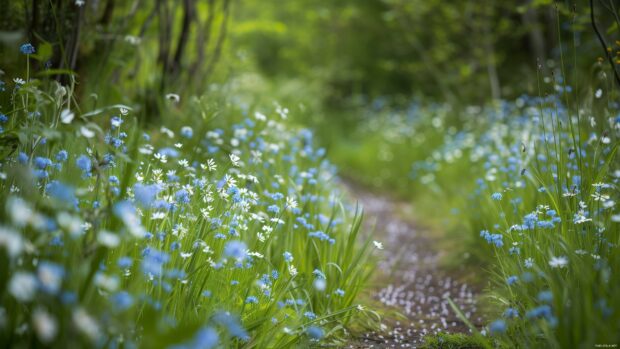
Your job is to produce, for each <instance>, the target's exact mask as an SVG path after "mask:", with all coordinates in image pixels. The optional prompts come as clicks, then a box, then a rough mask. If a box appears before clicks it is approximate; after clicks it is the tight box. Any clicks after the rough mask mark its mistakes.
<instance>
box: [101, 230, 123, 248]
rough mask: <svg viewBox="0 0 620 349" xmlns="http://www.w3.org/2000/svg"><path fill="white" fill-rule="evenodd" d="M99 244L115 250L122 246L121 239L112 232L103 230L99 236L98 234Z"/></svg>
mask: <svg viewBox="0 0 620 349" xmlns="http://www.w3.org/2000/svg"><path fill="white" fill-rule="evenodd" d="M97 242H99V243H100V244H101V245H103V246H105V247H108V248H115V247H118V245H120V243H121V238H120V237H119V236H118V235H116V234H114V233H112V232H110V231H107V230H101V231H100V232H99V234H97Z"/></svg>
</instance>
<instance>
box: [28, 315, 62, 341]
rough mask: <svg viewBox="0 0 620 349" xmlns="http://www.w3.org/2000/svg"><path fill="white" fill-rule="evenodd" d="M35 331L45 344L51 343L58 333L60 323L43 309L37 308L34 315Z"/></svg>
mask: <svg viewBox="0 0 620 349" xmlns="http://www.w3.org/2000/svg"><path fill="white" fill-rule="evenodd" d="M32 324H33V325H34V330H35V332H36V333H37V336H38V337H39V340H41V342H43V343H49V342H51V341H52V340H53V339H54V338H55V337H56V334H57V333H58V322H57V321H56V319H55V318H54V316H52V315H51V314H50V313H48V312H47V311H45V310H44V309H42V308H37V309H36V310H35V311H34V313H33V314H32Z"/></svg>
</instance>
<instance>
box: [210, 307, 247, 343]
mask: <svg viewBox="0 0 620 349" xmlns="http://www.w3.org/2000/svg"><path fill="white" fill-rule="evenodd" d="M213 321H215V322H216V323H218V324H220V325H222V326H224V327H226V329H227V330H228V333H230V334H231V335H232V336H233V337H237V338H240V339H242V340H248V339H250V337H249V336H248V333H247V331H246V330H245V329H244V328H243V327H242V326H241V324H240V323H239V320H238V319H237V318H236V317H234V316H233V315H231V314H230V313H226V312H219V313H217V314H215V315H214V316H213Z"/></svg>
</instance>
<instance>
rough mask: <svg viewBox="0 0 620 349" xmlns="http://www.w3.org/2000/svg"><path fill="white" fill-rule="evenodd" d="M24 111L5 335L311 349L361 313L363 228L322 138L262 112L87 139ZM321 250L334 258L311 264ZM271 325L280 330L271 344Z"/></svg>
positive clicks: (99, 127)
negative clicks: (345, 211)
mask: <svg viewBox="0 0 620 349" xmlns="http://www.w3.org/2000/svg"><path fill="white" fill-rule="evenodd" d="M20 51H21V52H22V53H23V54H25V55H31V54H34V53H35V49H34V47H33V46H32V45H29V44H25V45H23V46H22V47H21V48H20ZM0 93H2V92H0ZM22 93H29V92H27V91H23V92H22ZM50 95H53V93H51V94H50ZM57 98H59V101H58V102H57V103H58V105H65V104H69V105H71V103H73V101H71V102H70V103H67V99H68V98H71V97H70V96H67V95H63V94H58V95H57ZM12 100H13V101H14V103H20V104H19V105H16V106H15V107H13V108H11V110H13V111H12V112H11V113H10V114H7V115H5V114H0V125H1V126H2V127H3V129H2V132H15V133H16V134H17V133H19V134H20V135H22V136H23V137H24V143H23V144H22V143H19V144H17V145H15V147H16V148H15V149H14V150H13V151H8V150H7V152H5V153H6V154H10V155H8V156H6V157H3V159H2V160H0V174H1V176H0V191H2V193H3V194H2V196H1V197H2V199H1V203H0V207H3V208H5V210H3V211H2V213H0V215H1V218H2V220H1V222H2V223H1V224H0V257H1V258H3V260H4V262H3V263H4V264H3V265H5V266H7V269H6V273H4V274H3V276H2V280H1V281H2V282H1V283H0V284H1V285H2V287H5V289H2V290H0V291H2V292H0V294H1V296H0V299H1V300H2V302H1V304H0V336H4V335H5V334H7V333H11V336H13V334H15V333H19V334H18V335H17V337H14V343H15V344H16V345H17V343H18V342H19V343H21V344H23V345H24V346H28V345H31V344H32V343H42V345H49V346H60V347H107V346H110V347H120V346H123V347H130V348H133V347H159V346H160V343H159V342H158V336H159V333H161V334H162V335H163V334H164V333H166V332H169V333H187V329H188V328H190V329H191V328H195V329H196V330H195V331H191V332H192V334H191V335H190V336H187V335H181V336H179V337H178V338H176V337H175V340H176V341H177V343H178V344H176V345H174V346H171V347H173V348H220V347H234V346H239V345H243V344H244V343H250V341H252V343H262V344H261V345H265V346H267V347H272V346H277V344H276V343H284V342H286V343H298V344H299V345H302V346H303V344H302V343H307V342H308V341H314V342H317V341H321V340H323V339H324V338H325V336H326V335H325V333H330V327H331V326H336V324H337V323H338V321H340V319H342V320H344V319H348V318H350V316H351V314H353V313H356V312H358V311H359V310H356V308H355V307H354V306H352V304H351V302H352V301H353V297H343V296H344V294H345V292H346V293H347V294H351V295H355V294H356V293H357V292H358V291H359V287H358V286H355V287H354V288H349V286H350V285H357V284H359V282H361V281H359V280H363V279H365V278H366V277H367V273H368V271H369V270H370V268H366V266H367V263H368V262H367V252H363V250H362V249H361V245H360V247H358V246H357V245H356V246H353V245H351V243H350V238H349V234H353V233H354V231H350V230H349V229H350V226H351V224H347V223H350V222H351V219H352V218H353V217H350V216H343V215H335V214H334V206H335V201H334V199H333V193H334V192H335V190H336V188H335V186H334V185H332V184H330V182H329V179H330V178H332V177H333V176H334V168H333V166H332V165H331V164H330V163H328V162H327V161H326V160H325V159H324V155H325V151H324V150H322V149H320V148H317V147H315V145H314V143H315V141H314V139H313V135H312V132H310V131H308V130H305V129H302V130H295V129H291V128H289V127H288V126H286V125H285V124H282V123H281V122H280V121H279V119H280V117H278V116H277V113H275V114H274V115H276V116H275V117H267V116H266V115H264V114H262V113H258V112H256V113H255V115H254V117H244V118H243V119H242V120H241V121H240V122H238V123H236V124H234V125H232V126H230V125H227V124H222V125H221V127H220V128H217V127H215V126H213V127H212V128H210V129H209V128H205V127H202V126H201V127H194V128H193V127H192V126H193V125H198V122H200V121H199V120H198V119H196V120H193V119H189V118H185V119H184V122H187V123H188V124H191V125H192V126H188V125H187V124H181V125H179V124H177V123H176V122H177V119H174V118H173V119H172V120H167V121H165V122H169V123H170V125H169V127H163V126H162V127H160V128H158V129H138V128H137V127H138V126H137V123H136V122H134V120H133V118H134V116H133V115H132V113H131V109H130V108H129V107H125V106H121V107H118V106H115V107H113V108H107V109H105V108H104V109H102V110H105V112H101V111H98V112H96V113H93V114H92V115H91V116H90V120H92V123H89V124H83V123H82V124H78V123H75V124H74V123H72V120H73V116H74V115H71V117H69V116H68V115H70V112H63V114H62V118H61V120H60V122H58V119H57V114H56V113H51V112H50V113H48V112H46V110H47V109H45V108H43V107H42V106H40V105H37V104H36V103H37V99H36V98H30V99H28V100H29V102H28V103H29V104H21V103H25V101H26V99H25V98H23V99H22V98H14V99H12ZM232 108H234V107H232ZM244 108H245V107H243V106H242V107H240V109H235V110H233V111H231V114H234V115H243V114H245V115H249V114H250V113H249V111H248V110H247V109H244ZM76 110H77V109H76ZM35 112H36V113H35ZM75 113H77V112H75ZM14 118H15V119H20V120H24V122H23V123H11V122H10V121H11V120H12V119H14ZM227 122H228V121H227ZM198 130H200V131H198ZM20 137H21V136H20ZM48 138H49V139H48ZM7 149H8V148H7ZM327 217H330V218H327ZM324 231H329V235H328V234H326V233H324ZM315 241H328V242H329V243H328V244H317V245H316V249H312V250H308V249H307V246H310V245H312V244H315ZM344 248H346V249H348V250H349V252H348V253H349V254H353V255H357V254H359V258H357V257H355V258H350V257H348V256H345V255H344V254H342V253H341V252H339V251H342V250H343V249H344ZM293 256H294V257H295V258H294V257H293ZM352 260H354V261H356V263H357V264H356V265H350V264H348V263H350V261H352ZM334 266H337V267H334ZM341 269H342V270H348V274H347V278H346V279H344V278H341V277H337V276H336V275H339V270H341ZM316 280H320V282H319V285H318V286H319V287H317V283H316V282H315V281H316ZM332 294H334V295H338V296H339V297H332V296H331V295H332ZM266 315H268V316H269V317H268V318H270V319H271V323H273V324H274V327H270V330H269V331H263V330H260V329H257V327H256V326H255V322H254V321H255V319H257V318H261V317H264V316H266ZM322 317H325V318H329V319H330V321H329V322H313V325H312V326H308V322H309V321H313V320H317V319H319V318H322ZM248 325H249V326H248ZM323 327H325V330H324V329H323ZM21 329H24V330H21ZM155 329H157V330H155ZM74 334H79V335H74ZM2 338H8V337H2ZM21 344H20V345H21ZM37 345H38V344H37Z"/></svg>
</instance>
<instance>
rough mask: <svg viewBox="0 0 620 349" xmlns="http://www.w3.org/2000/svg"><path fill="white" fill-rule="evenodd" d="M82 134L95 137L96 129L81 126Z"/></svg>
mask: <svg viewBox="0 0 620 349" xmlns="http://www.w3.org/2000/svg"><path fill="white" fill-rule="evenodd" d="M80 134H81V135H82V136H84V137H86V138H93V137H95V131H92V130H90V129H89V128H88V127H86V126H82V127H80Z"/></svg>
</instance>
